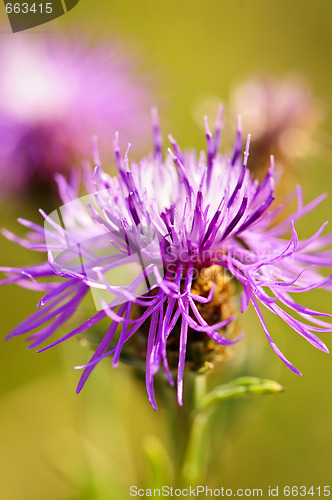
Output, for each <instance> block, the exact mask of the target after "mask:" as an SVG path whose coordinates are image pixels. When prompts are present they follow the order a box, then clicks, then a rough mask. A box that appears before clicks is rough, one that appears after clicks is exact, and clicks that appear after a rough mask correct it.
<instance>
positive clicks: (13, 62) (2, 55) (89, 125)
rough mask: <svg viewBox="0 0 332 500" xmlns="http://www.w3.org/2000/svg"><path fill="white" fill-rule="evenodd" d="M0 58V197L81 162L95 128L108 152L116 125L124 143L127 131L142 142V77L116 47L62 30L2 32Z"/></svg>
mask: <svg viewBox="0 0 332 500" xmlns="http://www.w3.org/2000/svg"><path fill="white" fill-rule="evenodd" d="M0 60H1V69H0V95H1V99H0V145H1V146H0V194H1V195H2V196H4V195H6V194H7V195H10V193H12V192H13V191H19V192H21V193H24V192H29V189H30V188H31V187H33V186H35V185H37V186H40V185H42V186H44V185H45V184H47V183H48V182H50V181H51V182H52V183H53V176H54V173H55V172H61V173H68V172H69V171H70V169H71V168H73V167H74V166H75V165H77V164H78V165H80V164H81V161H82V159H86V158H87V157H88V155H90V150H91V137H92V136H93V135H94V134H97V135H98V137H99V141H100V143H101V144H102V145H103V150H104V151H105V154H106V153H108V152H109V153H110V155H111V154H112V150H111V147H109V145H110V144H111V143H112V137H114V133H115V131H116V130H117V129H118V127H119V128H120V129H121V130H123V134H122V139H123V140H124V141H125V142H124V144H126V143H127V142H128V140H129V139H133V138H135V139H136V140H137V143H141V144H142V143H143V139H144V135H143V130H144V129H146V128H147V126H148V120H149V116H148V113H147V112H146V109H148V107H149V105H150V104H149V102H150V98H149V96H148V91H147V85H146V84H147V82H146V81H143V79H142V78H141V77H139V76H138V74H137V63H136V62H135V60H134V59H131V58H130V57H129V58H128V56H127V54H126V53H123V51H121V50H119V49H118V48H117V47H116V46H114V45H113V46H112V45H109V46H108V45H106V44H104V45H103V44H99V45H95V46H89V45H88V44H87V43H84V42H83V41H82V40H80V39H78V38H76V39H74V38H73V39H65V38H64V37H63V35H61V37H60V35H50V34H48V35H40V34H38V35H36V34H34V35H33V36H32V35H30V36H29V35H24V34H23V35H21V34H20V35H17V36H16V35H15V36H14V37H13V35H9V36H8V38H7V37H5V36H2V37H1V40H0ZM145 125H146V126H145ZM141 152H142V151H141Z"/></svg>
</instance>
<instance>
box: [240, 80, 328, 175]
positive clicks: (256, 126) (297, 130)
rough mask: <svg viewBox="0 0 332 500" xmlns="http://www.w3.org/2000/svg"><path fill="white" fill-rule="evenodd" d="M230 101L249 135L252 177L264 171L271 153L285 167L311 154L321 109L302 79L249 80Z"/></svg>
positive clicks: (320, 117)
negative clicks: (250, 139)
mask: <svg viewBox="0 0 332 500" xmlns="http://www.w3.org/2000/svg"><path fill="white" fill-rule="evenodd" d="M231 100H232V101H233V108H234V110H235V112H236V114H238V113H240V114H241V117H242V119H243V125H244V128H245V131H249V132H250V133H251V134H252V138H253V141H252V144H251V148H250V155H251V161H249V168H250V169H251V170H252V171H253V172H254V173H255V174H257V173H258V171H261V172H262V171H265V169H266V164H267V160H268V158H269V155H270V154H273V155H274V156H275V158H276V161H277V162H278V163H279V162H280V163H281V164H282V165H283V166H288V165H289V164H292V163H294V160H298V159H299V157H300V156H301V155H302V156H303V155H305V154H308V153H309V152H311V150H312V147H313V138H314V135H315V133H316V131H317V128H318V126H319V124H320V122H321V120H322V109H321V105H320V103H319V102H317V99H316V98H315V96H314V95H313V92H312V89H311V88H310V86H309V85H308V84H307V82H306V81H305V80H303V79H302V78H299V77H286V78H283V79H280V80H277V79H274V78H272V77H270V76H261V77H259V76H257V77H253V78H249V79H248V80H245V81H243V82H242V83H240V84H239V85H238V87H237V88H236V89H235V91H234V92H233V94H232V96H231Z"/></svg>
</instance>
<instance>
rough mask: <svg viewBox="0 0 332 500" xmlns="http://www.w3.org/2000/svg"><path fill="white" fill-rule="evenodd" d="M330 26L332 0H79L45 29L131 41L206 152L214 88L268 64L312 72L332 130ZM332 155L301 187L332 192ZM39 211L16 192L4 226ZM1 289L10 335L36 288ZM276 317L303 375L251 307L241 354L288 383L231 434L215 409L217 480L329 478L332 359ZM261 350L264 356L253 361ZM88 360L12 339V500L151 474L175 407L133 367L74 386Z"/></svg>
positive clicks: (178, 123) (39, 499) (5, 478)
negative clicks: (156, 446) (206, 119)
mask: <svg viewBox="0 0 332 500" xmlns="http://www.w3.org/2000/svg"><path fill="white" fill-rule="evenodd" d="M1 14H4V9H1ZM331 22H332V5H331V2H330V0H320V1H319V2H316V3H314V2H312V1H311V0H302V1H301V2H300V1H298V0H293V1H292V2H289V1H286V0H279V1H278V2H272V1H269V2H265V1H262V0H251V1H250V2H249V1H246V0H220V1H216V0H213V1H209V0H208V1H205V2H204V3H203V2H198V1H197V0H192V1H191V2H186V1H184V2H175V1H174V0H169V1H168V2H154V1H152V0H141V1H140V2H134V1H133V0H128V1H127V2H110V1H106V0H100V1H99V2H87V1H85V2H84V1H83V0H81V2H80V3H79V5H78V6H77V7H75V9H73V10H72V11H71V12H70V13H68V14H67V15H65V16H63V17H62V18H59V20H58V21H57V22H52V23H50V24H48V25H45V26H44V27H42V28H40V29H41V30H44V31H52V30H60V31H61V32H63V33H64V34H66V33H68V34H69V33H72V32H81V33H82V34H83V35H84V36H85V37H88V38H89V39H91V40H92V41H98V40H99V39H103V40H105V39H106V40H107V39H110V40H113V39H120V40H121V42H122V44H123V45H125V46H126V47H127V48H128V50H132V51H134V52H135V53H136V54H138V55H139V57H140V58H141V71H142V72H146V73H147V74H148V75H149V78H151V81H153V82H154V84H155V89H156V91H155V92H156V96H158V97H157V98H156V104H157V105H158V106H159V108H160V115H161V122H162V125H164V129H165V130H164V132H165V136H166V134H167V133H169V132H171V133H172V135H173V136H174V137H176V139H177V141H178V142H179V143H180V144H181V145H182V146H195V147H198V148H201V147H203V145H204V140H203V135H202V131H201V129H200V128H199V126H198V125H197V123H196V122H195V120H194V110H195V108H196V107H197V105H198V104H199V103H200V102H201V101H202V100H203V99H205V98H206V97H209V96H213V97H214V98H215V97H217V98H219V99H220V100H221V101H222V102H227V100H228V98H229V95H230V91H231V89H232V86H233V85H234V84H236V83H238V82H240V81H241V80H242V79H243V78H245V77H247V76H250V75H252V74H254V73H256V72H257V71H258V72H261V71H264V72H269V73H270V74H272V75H275V76H283V75H285V74H288V73H289V72H297V73H301V74H303V75H304V76H305V77H306V78H307V79H308V80H309V82H310V83H311V85H312V88H313V90H314V92H315V94H316V95H317V97H318V98H319V99H321V100H322V102H323V103H324V105H325V107H326V120H325V122H324V126H323V128H324V130H325V132H326V133H328V134H330V136H332V111H331V110H332V93H331V89H332V84H331V81H332V62H331V48H332V30H331ZM5 24H6V21H5V20H4V21H3V23H2V26H3V27H4V26H5ZM3 29H4V28H3ZM35 31H37V30H32V31H31V36H33V33H34V32H35ZM11 36H15V35H11ZM0 98H1V97H0ZM331 158H332V157H331V154H330V153H329V152H328V151H326V152H325V151H323V150H322V151H321V154H320V155H316V157H315V158H314V159H311V160H306V161H305V162H304V163H303V165H299V169H298V171H297V173H296V174H294V185H295V183H297V182H301V184H302V185H303V188H304V198H305V200H306V201H309V200H310V199H312V198H313V197H315V196H317V195H318V194H320V193H321V192H322V191H327V192H330V193H331V191H332V189H331V188H332V185H331V184H332V183H331V181H332V173H331V171H332V163H331ZM331 207H332V201H331V194H330V196H329V197H328V199H327V200H326V201H325V202H324V203H323V205H321V206H320V207H318V209H317V210H316V211H315V213H314V214H310V215H309V216H308V217H307V218H306V220H305V221H304V222H303V223H301V224H299V232H300V235H302V236H305V235H310V234H311V233H312V232H313V230H316V229H317V228H318V226H319V224H320V223H321V222H323V221H324V220H327V219H329V218H330V215H331ZM37 208H39V207H38V206H35V207H33V206H31V205H30V206H29V207H28V206H27V204H23V203H21V202H20V200H16V201H15V200H12V201H11V202H10V203H9V204H8V205H6V206H2V207H1V213H0V218H1V226H6V227H7V228H8V229H11V230H13V231H15V230H16V231H17V223H16V218H17V217H19V216H24V217H25V218H27V219H29V218H32V219H36V210H37ZM0 249H1V250H0V252H1V264H2V265H22V264H27V263H28V262H37V261H38V260H37V257H38V256H35V255H33V254H32V253H29V252H28V251H24V250H23V249H20V248H17V247H16V246H15V245H14V244H11V243H10V242H7V241H6V240H5V239H4V238H2V240H1V245H0ZM0 293H1V330H2V336H3V337H4V336H5V334H6V333H8V331H9V330H10V329H11V328H12V327H13V326H14V325H15V324H16V323H17V322H18V321H19V320H21V319H23V318H24V317H26V316H27V315H28V314H29V313H31V312H32V311H34V308H35V305H36V303H37V301H38V300H39V294H35V293H33V292H27V291H25V290H22V289H18V288H16V287H7V288H5V289H1V290H0ZM306 304H308V305H309V306H319V308H320V309H322V310H327V311H331V298H330V296H329V295H328V294H327V293H321V292H317V293H315V294H312V295H311V296H310V297H309V298H308V297H307V298H306ZM268 319H269V322H270V323H269V325H270V327H271V332H273V334H274V338H275V339H276V340H277V341H278V342H279V346H280V347H281V348H282V349H283V350H284V352H285V354H286V356H287V357H289V358H290V359H291V360H292V361H293V362H294V364H295V365H296V366H297V367H298V368H299V369H300V370H301V371H302V372H303V374H304V375H303V377H302V378H300V377H297V376H296V375H294V374H293V373H291V372H290V371H289V370H288V369H287V368H286V367H284V366H283V365H282V363H281V362H280V361H279V359H278V358H277V357H276V356H275V355H274V354H273V352H272V350H271V349H270V348H269V346H268V345H267V342H265V339H264V334H263V331H262V330H261V327H260V325H259V322H258V320H257V319H256V318H255V315H254V314H253V313H252V312H250V311H249V312H248V313H247V314H246V315H245V316H244V317H243V323H244V324H245V325H246V331H247V335H246V338H245V339H244V340H242V342H241V346H239V347H237V348H236V349H235V352H234V356H233V358H234V360H236V355H237V354H238V355H239V357H241V356H245V354H243V353H248V352H249V353H253V355H252V356H253V362H252V363H250V362H249V365H250V374H251V375H253V376H262V377H264V378H275V379H276V380H278V381H279V382H280V383H281V384H282V385H283V386H284V387H285V388H286V392H285V393H283V394H281V395H276V396H273V397H266V398H261V399H259V398H256V399H254V400H253V401H250V402H241V403H240V406H239V407H238V410H239V414H238V416H237V418H236V421H235V423H234V426H233V428H232V430H231V431H230V433H229V434H228V436H227V438H226V437H224V436H221V435H220V436H219V432H218V429H219V425H218V418H219V417H220V419H221V420H222V418H223V417H222V415H217V416H216V417H215V418H214V419H213V421H212V423H211V436H210V437H212V440H211V441H213V443H214V447H213V449H212V451H211V452H212V453H213V456H214V460H213V463H214V465H213V469H211V470H210V471H209V474H208V478H207V484H208V486H215V487H220V486H225V487H228V488H233V489H235V488H241V487H242V488H261V487H262V488H263V487H264V486H265V487H266V486H267V485H271V486H276V485H279V486H280V487H281V486H283V485H291V486H292V485H298V486H300V485H306V486H308V487H309V486H311V485H314V486H319V485H321V486H323V485H326V484H329V483H331V482H332V481H331V480H332V473H331V462H332V452H331V448H332V425H331V415H332V397H331V391H330V379H331V375H332V365H331V357H330V356H328V355H325V354H323V353H321V352H319V351H317V350H315V349H314V348H313V347H311V346H310V345H308V344H307V343H306V342H305V341H304V340H302V339H301V338H300V337H299V336H298V335H297V334H295V333H293V332H291V331H290V330H289V329H288V328H286V327H285V326H284V325H283V323H282V322H281V321H280V322H279V321H276V320H274V319H273V318H270V317H269V318H268ZM325 336H326V337H327V338H326V339H325V338H323V336H322V338H323V340H324V341H325V340H326V342H327V345H328V346H329V347H330V348H331V347H332V343H331V341H330V340H329V338H328V336H327V335H325ZM257 349H258V350H259V351H260V354H261V355H262V356H263V361H261V362H257V363H256V359H257V358H256V355H255V354H254V353H255V352H256V351H257ZM88 356H89V353H88V352H87V351H86V350H85V349H84V348H83V347H82V346H80V345H79V344H78V343H77V342H76V341H75V339H73V340H71V342H69V343H67V344H66V345H62V346H59V347H57V348H56V349H53V350H50V351H47V352H45V353H43V354H36V353H35V352H33V351H28V350H27V349H26V344H25V342H24V340H23V339H22V338H18V339H14V340H12V341H11V342H9V343H3V344H2V345H1V348H0V391H1V393H0V443H1V456H0V471H1V472H0V481H1V483H0V484H1V498H4V499H6V500H21V499H22V500H45V499H48V500H53V499H54V500H74V499H75V500H82V499H98V500H106V499H113V498H114V499H115V498H121V499H122V498H123V499H125V498H129V485H131V484H143V483H146V482H148V477H147V476H146V472H145V465H146V464H145V458H144V454H143V451H142V448H143V447H144V443H146V440H147V439H148V436H149V435H151V434H154V433H157V434H160V435H162V424H163V422H164V418H165V416H164V414H163V412H160V413H154V412H153V410H152V409H151V408H150V406H149V404H148V401H147V398H146V396H145V395H144V387H143V386H142V387H141V386H140V385H138V383H137V382H135V381H133V380H132V378H131V377H130V371H129V370H128V368H126V367H120V368H119V369H117V370H113V369H112V368H111V367H110V366H109V365H108V363H107V362H105V363H103V364H101V365H100V366H99V367H98V369H97V370H96V371H95V372H94V374H93V376H92V377H91V379H90V380H89V382H88V383H87V386H86V388H85V389H84V391H83V392H82V393H81V395H80V396H76V395H75V387H76V383H77V381H78V377H79V373H78V372H76V371H74V370H72V369H71V367H72V366H73V365H75V364H81V363H83V362H85V361H86V360H87V359H88ZM246 357H247V358H248V356H246ZM217 417H218V418H217ZM209 446H210V445H209ZM132 448H134V449H135V453H134V454H133V453H132Z"/></svg>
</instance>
